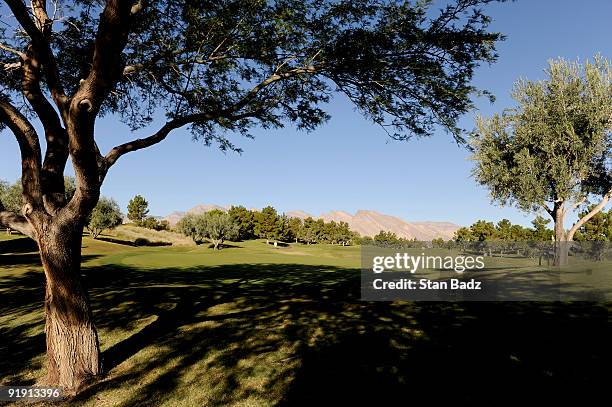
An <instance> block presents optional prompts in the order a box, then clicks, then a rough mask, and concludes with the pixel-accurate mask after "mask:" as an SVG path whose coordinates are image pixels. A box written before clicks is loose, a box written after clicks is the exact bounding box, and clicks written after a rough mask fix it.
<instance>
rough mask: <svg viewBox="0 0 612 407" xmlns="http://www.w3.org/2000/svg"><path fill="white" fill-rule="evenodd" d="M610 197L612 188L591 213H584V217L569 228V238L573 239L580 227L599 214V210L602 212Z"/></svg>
mask: <svg viewBox="0 0 612 407" xmlns="http://www.w3.org/2000/svg"><path fill="white" fill-rule="evenodd" d="M610 198H612V189H611V190H609V191H608V192H607V193H606V194H605V195H604V196H603V198H602V199H601V201H600V202H599V203H598V204H597V206H595V207H594V208H593V209H591V211H590V212H589V213H587V214H586V215H584V216H583V217H582V219H579V220H578V221H577V222H576V223H575V224H574V226H572V228H571V229H570V230H569V232H567V240H569V241H571V240H572V239H573V238H574V234H575V233H576V232H577V231H578V229H580V228H581V227H582V225H584V224H585V223H586V222H588V221H589V219H591V218H592V217H593V216H595V215H597V214H598V213H599V212H601V210H602V209H603V208H605V206H606V205H607V204H608V201H609V200H610Z"/></svg>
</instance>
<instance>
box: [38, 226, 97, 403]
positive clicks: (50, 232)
mask: <svg viewBox="0 0 612 407" xmlns="http://www.w3.org/2000/svg"><path fill="white" fill-rule="evenodd" d="M82 233H83V228H82V226H80V225H79V224H78V223H73V222H72V220H71V219H66V220H63V221H55V222H51V223H49V224H46V225H44V226H43V230H42V234H41V235H40V237H39V238H38V245H39V248H40V256H41V260H42V263H43V267H44V271H45V277H46V287H45V318H46V324H45V333H46V337H47V358H48V363H47V376H46V378H45V380H44V381H45V383H48V384H51V385H56V386H57V385H59V386H62V387H64V388H65V389H67V391H73V392H77V391H78V390H79V388H80V387H81V386H83V385H84V384H86V383H87V382H89V381H90V380H91V379H92V378H93V377H95V376H96V375H98V374H99V373H100V372H101V363H100V347H99V343H98V334H97V331H96V328H95V325H94V323H93V316H92V312H91V306H90V304H89V298H88V296H87V292H86V290H85V288H84V287H83V284H82V282H81V240H82Z"/></svg>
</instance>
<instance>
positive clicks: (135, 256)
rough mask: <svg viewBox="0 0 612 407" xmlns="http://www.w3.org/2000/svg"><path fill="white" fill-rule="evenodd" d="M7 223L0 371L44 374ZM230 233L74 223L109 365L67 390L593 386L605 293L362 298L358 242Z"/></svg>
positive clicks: (304, 400) (368, 395)
mask: <svg viewBox="0 0 612 407" xmlns="http://www.w3.org/2000/svg"><path fill="white" fill-rule="evenodd" d="M8 239H14V237H7V236H5V235H3V234H2V235H0V253H2V252H3V251H4V252H7V251H9V250H8V249H7V248H10V251H11V252H13V254H7V255H4V256H2V257H1V258H0V267H1V270H2V271H1V275H0V360H1V361H2V362H1V364H0V383H12V384H18V383H21V384H24V383H26V384H27V383H33V382H34V381H35V380H36V379H37V378H38V377H40V376H42V375H43V374H44V368H43V365H44V363H43V362H44V359H43V354H42V352H43V351H44V335H43V322H42V318H43V316H42V312H41V306H42V300H43V288H42V287H43V278H42V275H41V272H40V267H39V266H38V265H37V262H38V261H37V258H36V254H35V253H32V252H30V251H31V250H32V247H25V246H22V245H21V244H22V241H15V240H13V241H12V242H7V241H6V240H8ZM232 245H234V246H235V247H232V248H228V249H224V250H222V251H220V252H213V251H212V250H211V249H209V248H206V247H203V246H199V247H175V246H172V247H146V248H136V247H130V246H124V245H118V244H114V243H108V242H100V241H93V240H91V239H89V238H86V239H85V240H84V248H83V254H84V260H85V269H84V270H85V276H86V277H85V279H86V283H87V285H88V287H89V289H90V293H91V298H92V303H93V307H94V314H95V318H96V320H97V323H98V327H99V333H100V342H101V346H102V349H103V351H104V360H105V366H106V369H107V370H108V371H109V373H108V375H107V376H106V377H105V378H104V379H103V380H102V381H100V382H99V383H97V384H95V385H93V386H92V387H91V388H90V389H88V390H86V391H85V392H84V393H83V394H82V395H81V396H80V397H79V399H78V400H74V401H73V402H72V403H71V405H91V406H94V405H95V406H139V405H140V406H157V405H165V406H199V405H205V406H225V405H236V406H260V405H275V404H281V405H330V404H335V405H363V404H365V403H368V402H369V403H374V404H378V405H385V404H388V403H390V402H391V400H392V397H398V396H400V397H403V398H405V399H407V400H411V401H413V402H417V404H418V403H419V401H423V400H425V401H427V402H428V403H430V404H432V405H437V404H439V403H442V402H449V403H450V402H452V403H453V404H454V405H461V404H470V405H499V404H503V403H501V402H500V403H496V402H492V401H491V400H492V398H493V397H495V398H496V399H499V397H503V400H506V401H508V400H512V399H513V397H517V398H521V397H523V396H524V395H526V394H527V393H526V392H527V391H528V389H529V388H530V387H536V388H537V389H538V390H539V392H540V394H541V395H542V398H545V399H546V400H547V401H551V402H552V401H554V400H565V401H567V400H569V399H571V398H572V396H573V395H576V396H580V400H581V401H582V402H583V404H584V401H585V400H587V399H588V397H591V396H594V395H595V392H596V391H603V389H605V387H603V386H601V385H603V383H604V382H605V378H606V377H608V376H607V375H606V372H607V369H608V366H609V365H608V364H609V362H610V358H609V357H610V351H609V338H610V326H611V324H610V307H609V306H607V305H601V304H600V305H595V304H591V303H575V304H553V303H551V304H535V303H484V304H483V303H442V304H437V303H399V302H398V303H366V302H361V301H359V275H358V270H357V268H358V267H359V250H358V249H357V248H353V247H344V248H343V247H332V246H303V245H299V246H295V247H290V248H279V249H275V248H273V247H271V246H267V245H265V244H264V243H262V242H260V241H253V242H245V243H236V244H232ZM14 252H16V253H14ZM441 386H442V387H443V389H444V391H439V389H440V387H441ZM582 389H590V390H591V391H590V392H588V393H585V394H581V393H580V392H579V390H582ZM500 395H503V396H500ZM492 403H493V404H492Z"/></svg>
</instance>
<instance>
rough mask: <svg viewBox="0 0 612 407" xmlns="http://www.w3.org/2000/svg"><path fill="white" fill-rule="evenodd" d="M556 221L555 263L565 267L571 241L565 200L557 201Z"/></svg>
mask: <svg viewBox="0 0 612 407" xmlns="http://www.w3.org/2000/svg"><path fill="white" fill-rule="evenodd" d="M553 216H554V221H555V230H554V232H555V257H554V261H553V264H554V266H555V267H564V266H566V265H567V263H568V253H569V242H568V241H567V234H566V233H565V228H564V226H563V225H564V221H565V204H564V202H558V203H555V206H554V209H553Z"/></svg>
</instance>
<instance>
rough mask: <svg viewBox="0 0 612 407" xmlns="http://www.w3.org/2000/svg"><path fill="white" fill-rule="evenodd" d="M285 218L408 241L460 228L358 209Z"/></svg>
mask: <svg viewBox="0 0 612 407" xmlns="http://www.w3.org/2000/svg"><path fill="white" fill-rule="evenodd" d="M213 209H219V210H222V211H227V210H228V209H229V207H224V206H219V205H204V204H202V205H197V206H195V207H193V208H191V209H190V210H188V211H187V212H172V213H171V214H169V215H168V216H166V217H165V218H164V219H165V220H167V221H168V222H169V223H170V225H171V226H174V225H176V223H177V222H178V221H179V220H181V219H182V218H183V216H185V215H186V214H187V213H195V214H200V213H204V212H208V211H211V210H213ZM286 215H287V216H289V217H293V218H301V219H305V218H307V217H312V218H313V219H318V218H320V219H323V220H324V221H325V222H330V221H332V220H333V221H336V222H346V223H348V224H349V226H350V228H351V229H352V230H354V231H355V232H358V233H359V234H360V235H361V236H374V235H376V234H377V233H379V232H380V231H381V230H384V231H388V232H393V233H395V234H396V235H397V236H398V237H404V238H407V239H412V238H417V239H418V240H431V239H435V238H438V237H441V238H443V239H450V238H452V237H453V234H454V233H455V231H456V230H457V229H459V227H460V226H459V225H456V224H454V223H450V222H427V221H423V222H406V221H405V220H403V219H400V218H398V217H396V216H391V215H385V214H383V213H380V212H376V211H368V210H358V211H357V212H356V213H355V214H354V215H352V214H350V213H348V212H344V211H331V212H327V213H323V214H321V215H320V216H314V215H311V214H309V213H306V212H304V211H300V210H296V211H289V212H286Z"/></svg>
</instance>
